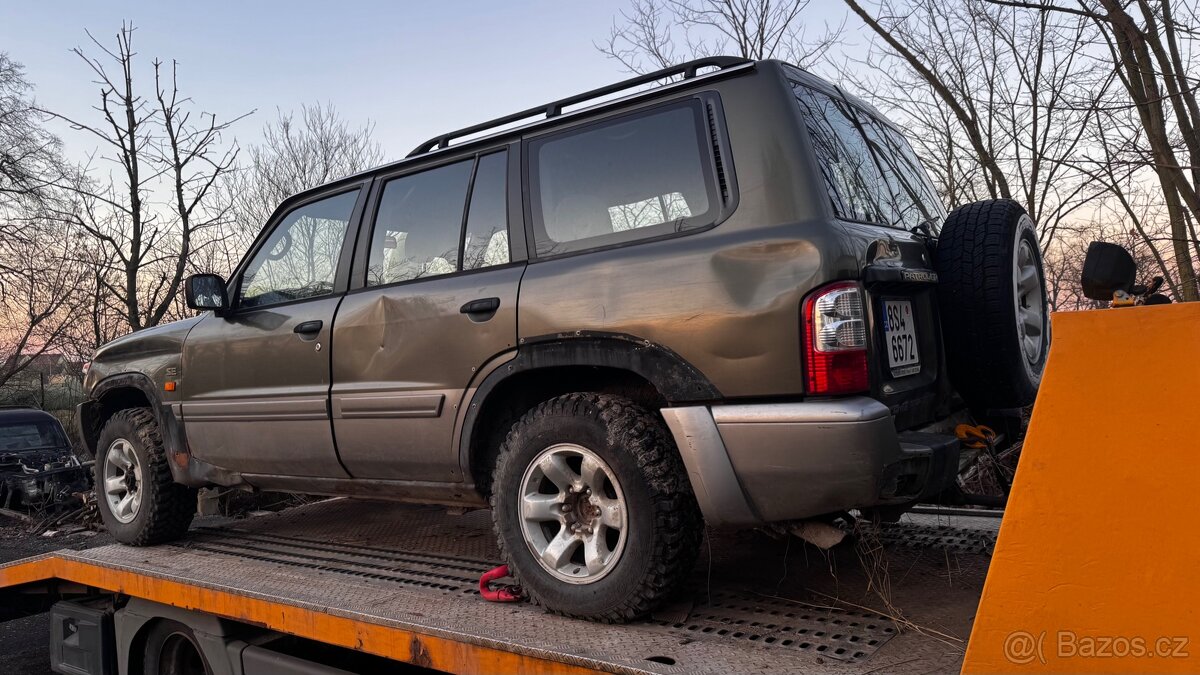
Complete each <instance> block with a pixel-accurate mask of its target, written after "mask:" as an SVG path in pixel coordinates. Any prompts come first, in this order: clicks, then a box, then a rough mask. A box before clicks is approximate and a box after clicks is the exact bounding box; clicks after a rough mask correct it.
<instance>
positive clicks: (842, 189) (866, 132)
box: [790, 80, 946, 233]
mask: <svg viewBox="0 0 1200 675" xmlns="http://www.w3.org/2000/svg"><path fill="white" fill-rule="evenodd" d="M790 84H791V86H792V91H793V92H794V94H795V96H796V103H797V105H798V106H799V107H800V111H801V114H802V115H803V116H804V123H805V127H806V129H807V131H808V135H809V139H810V141H811V143H812V146H813V151H814V154H815V155H816V159H817V162H818V164H819V165H820V168H821V175H822V177H823V178H824V180H825V187H826V190H827V191H828V193H829V198H830V202H831V203H832V205H833V210H834V213H836V214H837V216H838V217H840V218H845V219H847V220H855V221H860V222H867V223H875V224H878V225H888V226H891V227H897V228H902V229H905V230H911V229H913V228H914V227H918V226H920V225H923V224H924V225H928V226H929V227H930V229H931V230H932V231H933V232H935V233H936V231H937V229H938V227H939V226H940V224H941V222H942V220H943V219H944V218H945V215H946V212H945V209H944V208H943V207H942V204H941V202H940V200H939V199H938V197H937V192H936V191H935V190H934V188H933V186H932V184H931V183H930V182H929V178H928V176H927V175H926V173H925V169H924V167H922V166H921V162H920V160H918V159H917V156H916V154H915V153H914V152H913V151H912V148H911V147H910V146H909V144H908V141H907V140H905V138H904V137H903V135H901V134H900V132H898V131H896V129H895V128H893V127H892V126H891V125H890V124H888V123H887V122H885V121H883V120H882V119H880V118H878V117H877V116H875V115H874V114H872V113H871V112H868V111H867V110H864V109H863V108H861V107H859V106H857V105H854V104H852V103H850V102H848V101H847V100H846V99H845V98H843V97H842V96H840V95H837V94H831V93H827V92H824V91H819V90H817V89H816V88H813V87H810V86H808V85H805V84H801V83H800V82H797V81H795V80H791V81H790Z"/></svg>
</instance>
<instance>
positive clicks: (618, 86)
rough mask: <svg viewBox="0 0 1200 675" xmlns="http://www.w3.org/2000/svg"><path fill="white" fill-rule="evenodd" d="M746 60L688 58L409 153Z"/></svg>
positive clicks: (432, 141)
mask: <svg viewBox="0 0 1200 675" xmlns="http://www.w3.org/2000/svg"><path fill="white" fill-rule="evenodd" d="M746 63H750V59H744V58H741V57H738V56H710V57H707V58H703V59H696V60H694V61H688V62H687V63H681V64H679V65H677V66H671V67H670V68H663V69H662V70H656V71H654V72H652V73H646V74H645V75H638V76H637V77H632V78H630V79H628V80H623V81H621V82H617V83H615V84H610V85H607V86H604V87H600V88H598V89H593V90H591V91H585V92H583V93H582V94H576V95H574V96H569V97H567V98H564V99H559V100H557V101H554V102H552V103H547V104H545V105H540V106H537V107H535V108H529V109H528V110H522V111H521V112H516V113H513V114H511V115H505V116H504V117H498V118H496V119H494V120H491V121H489V122H483V123H482V124H476V125H474V126H470V127H466V128H463V129H459V130H457V131H451V132H450V133H448V134H442V135H441V136H435V137H433V138H431V139H429V140H428V141H425V142H424V143H422V144H420V145H418V146H417V147H416V149H415V150H413V151H412V152H410V153H408V156H409V157H416V156H417V155H423V154H425V153H427V152H430V151H431V150H434V149H435V148H436V149H439V150H440V149H442V148H447V147H449V146H450V141H451V140H453V139H456V138H462V137H463V136H470V135H471V134H477V133H479V132H481V131H487V130H488V129H495V128H496V127H502V126H504V125H506V124H512V123H513V122H519V121H521V120H523V119H526V118H529V117H535V116H537V115H545V118H546V119H550V118H552V117H557V116H559V115H561V114H562V111H563V108H565V107H567V106H569V105H575V104H578V103H583V102H584V101H588V100H591V99H594V98H599V97H601V96H606V95H608V94H613V93H616V92H618V91H622V90H625V89H632V88H633V87H636V86H639V85H643V84H647V83H650V82H654V81H656V80H661V79H664V78H667V77H673V76H675V75H683V78H684V79H685V80H686V79H691V78H693V77H695V76H696V72H697V71H698V70H700V69H701V68H716V69H718V70H723V69H725V68H732V67H734V66H740V65H742V64H746Z"/></svg>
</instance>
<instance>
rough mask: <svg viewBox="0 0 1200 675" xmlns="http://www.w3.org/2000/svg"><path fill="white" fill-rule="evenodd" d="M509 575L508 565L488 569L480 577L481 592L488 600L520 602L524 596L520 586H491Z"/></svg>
mask: <svg viewBox="0 0 1200 675" xmlns="http://www.w3.org/2000/svg"><path fill="white" fill-rule="evenodd" d="M506 576H508V565H501V566H499V567H497V568H495V569H491V570H488V571H487V572H484V573H483V576H481V577H479V594H480V595H482V596H483V599H484V600H487V601H488V602H520V601H521V598H522V594H521V587H520V586H497V587H496V588H492V587H491V583H492V582H493V581H495V580H497V579H501V578H503V577H506Z"/></svg>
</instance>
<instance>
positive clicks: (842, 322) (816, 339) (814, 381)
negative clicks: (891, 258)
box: [804, 281, 870, 396]
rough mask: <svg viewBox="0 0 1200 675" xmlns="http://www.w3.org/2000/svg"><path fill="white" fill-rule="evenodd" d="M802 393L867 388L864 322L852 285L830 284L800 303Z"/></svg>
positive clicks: (826, 393)
mask: <svg viewBox="0 0 1200 675" xmlns="http://www.w3.org/2000/svg"><path fill="white" fill-rule="evenodd" d="M804 357H805V359H804V366H805V369H804V372H805V380H806V382H805V384H806V386H805V392H806V393H808V394H809V395H812V396H832V395H835V394H854V393H858V392H863V391H866V390H867V389H869V388H870V379H869V377H868V375H867V319H866V312H865V310H864V308H863V298H862V290H861V289H859V287H858V284H856V283H854V282H848V281H845V282H838V283H835V284H830V285H829V286H825V287H824V288H821V289H819V290H817V291H816V292H814V293H813V294H812V295H810V296H809V297H808V298H807V299H806V300H805V301H804Z"/></svg>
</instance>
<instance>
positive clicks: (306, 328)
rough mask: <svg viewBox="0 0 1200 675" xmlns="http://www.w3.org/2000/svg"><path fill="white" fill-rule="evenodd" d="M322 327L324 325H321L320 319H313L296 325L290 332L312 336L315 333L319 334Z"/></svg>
mask: <svg viewBox="0 0 1200 675" xmlns="http://www.w3.org/2000/svg"><path fill="white" fill-rule="evenodd" d="M323 325H325V324H324V323H322V322H321V320H320V319H313V320H312V321H302V322H300V323H298V324H296V327H295V328H293V329H292V332H293V333H297V334H299V335H313V334H315V333H320V332H321V326H323Z"/></svg>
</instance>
